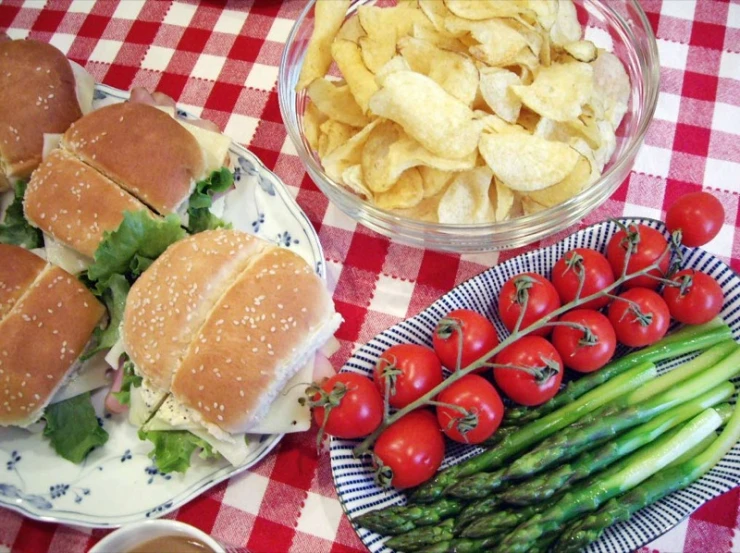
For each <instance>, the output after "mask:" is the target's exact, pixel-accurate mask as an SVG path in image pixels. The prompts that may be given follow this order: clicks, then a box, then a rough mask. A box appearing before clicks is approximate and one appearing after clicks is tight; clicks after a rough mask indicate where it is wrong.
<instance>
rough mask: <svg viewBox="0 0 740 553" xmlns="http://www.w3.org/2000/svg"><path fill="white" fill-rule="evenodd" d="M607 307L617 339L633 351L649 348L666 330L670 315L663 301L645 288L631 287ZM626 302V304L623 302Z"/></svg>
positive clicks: (655, 293)
mask: <svg viewBox="0 0 740 553" xmlns="http://www.w3.org/2000/svg"><path fill="white" fill-rule="evenodd" d="M619 297H620V298H621V300H614V301H613V302H612V303H611V305H610V306H609V320H610V321H611V323H612V326H614V332H615V333H616V334H617V340H619V341H620V342H622V343H623V344H624V345H625V346H630V347H633V348H636V347H641V346H649V345H650V344H654V343H655V342H657V341H658V340H660V339H661V338H662V337H663V336H665V333H666V332H667V331H668V325H669V324H670V322H671V314H670V313H669V312H668V306H667V305H666V303H665V301H663V298H661V297H660V296H659V295H658V294H657V292H653V291H652V290H648V289H647V288H631V289H630V290H627V291H626V292H624V293H622V294H620V296H619ZM624 300H628V301H624Z"/></svg>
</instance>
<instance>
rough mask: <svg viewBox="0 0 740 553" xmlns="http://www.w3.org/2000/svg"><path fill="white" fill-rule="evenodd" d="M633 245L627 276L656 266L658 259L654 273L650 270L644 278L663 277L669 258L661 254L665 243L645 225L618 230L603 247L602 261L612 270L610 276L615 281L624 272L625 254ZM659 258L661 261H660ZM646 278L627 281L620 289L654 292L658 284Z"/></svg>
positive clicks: (666, 270)
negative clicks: (607, 261)
mask: <svg viewBox="0 0 740 553" xmlns="http://www.w3.org/2000/svg"><path fill="white" fill-rule="evenodd" d="M634 242H636V244H635V245H633V246H631V247H632V253H631V255H630V256H629V262H628V263H627V274H632V273H636V272H638V271H642V270H643V269H645V268H647V267H649V266H650V265H652V264H654V263H656V262H657V261H658V259H660V263H659V265H658V268H657V269H653V270H652V271H650V272H649V273H648V275H653V276H655V277H663V276H664V275H665V274H666V273H667V272H668V266H669V264H670V258H669V256H668V255H667V254H665V252H666V249H667V248H668V241H667V240H666V239H665V237H664V236H663V235H662V234H661V233H660V232H658V231H657V230H655V229H653V228H650V227H646V226H645V225H639V224H631V225H629V227H627V230H626V231H625V229H620V230H618V231H617V232H615V233H614V235H613V236H612V237H611V238H610V239H609V242H608V244H607V245H606V258H607V259H608V260H609V263H610V264H611V266H612V271H613V272H614V276H615V277H616V278H619V277H620V276H622V271H623V270H624V264H625V260H626V258H627V251H628V248H630V244H632V243H634ZM661 256H662V257H661ZM648 275H642V276H639V277H636V278H633V279H630V280H628V281H627V282H625V283H624V288H625V289H629V288H649V289H651V290H655V289H656V288H658V286H660V282H659V281H658V280H656V279H655V278H651V277H650V276H648Z"/></svg>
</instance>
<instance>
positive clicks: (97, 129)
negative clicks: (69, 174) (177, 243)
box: [61, 102, 205, 214]
mask: <svg viewBox="0 0 740 553" xmlns="http://www.w3.org/2000/svg"><path fill="white" fill-rule="evenodd" d="M61 145H62V147H63V148H64V149H66V150H67V151H69V152H71V153H73V154H74V155H75V156H77V157H78V158H80V159H81V160H82V161H84V162H85V163H86V164H88V165H90V166H91V167H93V168H95V169H97V170H98V171H100V172H101V173H102V174H104V175H105V176H106V177H108V178H109V179H110V180H112V181H113V182H115V183H116V184H118V185H119V186H121V187H122V188H124V189H125V190H126V191H128V192H129V193H131V194H133V195H134V196H136V197H137V198H138V199H140V200H141V201H142V202H144V203H145V204H147V205H148V206H150V207H151V208H152V209H154V210H155V211H156V212H158V213H161V214H169V213H175V212H176V211H177V209H178V208H179V207H180V206H181V205H182V204H183V203H184V202H185V201H187V199H188V197H189V196H190V193H191V191H192V189H193V186H194V184H195V181H197V180H199V179H201V178H203V177H204V176H205V175H204V171H205V162H204V157H203V151H202V149H201V147H200V145H199V144H198V141H197V140H196V139H195V138H194V137H193V135H192V134H190V133H189V132H188V131H187V130H186V129H185V128H183V127H182V125H180V124H179V123H177V121H175V120H174V119H173V118H172V117H170V116H169V115H168V114H166V113H165V112H163V111H161V110H159V109H157V108H155V107H153V106H149V105H146V104H138V103H131V102H124V103H120V104H112V105H109V106H105V107H102V108H100V109H97V110H95V111H93V112H91V113H89V114H87V115H86V116H85V117H83V118H82V119H80V120H79V121H76V122H75V123H74V124H73V125H72V126H71V127H70V128H69V130H67V132H66V133H65V134H64V136H63V138H62V141H61Z"/></svg>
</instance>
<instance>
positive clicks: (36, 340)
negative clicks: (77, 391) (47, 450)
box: [0, 246, 105, 427]
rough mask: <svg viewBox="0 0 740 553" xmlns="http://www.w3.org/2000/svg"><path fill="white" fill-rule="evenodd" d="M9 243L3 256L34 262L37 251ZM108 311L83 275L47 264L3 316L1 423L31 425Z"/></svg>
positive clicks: (0, 326)
mask: <svg viewBox="0 0 740 553" xmlns="http://www.w3.org/2000/svg"><path fill="white" fill-rule="evenodd" d="M6 248H12V251H10V250H3V251H2V255H3V261H5V260H6V259H10V260H12V261H11V262H12V263H14V264H16V265H20V266H23V265H24V263H25V264H26V266H27V267H30V265H32V264H31V263H28V262H27V260H26V259H24V258H26V256H28V255H33V254H30V253H29V252H27V251H25V250H23V249H22V248H18V247H15V246H6ZM42 263H43V262H42ZM36 268H37V266H36V265H34V267H33V270H35V269H36ZM2 278H4V276H3V275H2V274H0V279H2ZM27 280H28V279H26V281H27ZM3 282H4V281H2V280H0V284H2V283H3ZM5 284H6V286H7V285H8V283H7V282H6V283H5ZM104 314H105V308H104V307H103V306H102V305H101V304H100V302H98V300H97V299H95V297H94V296H93V295H92V294H91V293H90V291H89V290H88V289H87V288H85V287H84V286H83V285H82V283H81V282H80V281H78V280H77V279H76V278H74V277H73V276H71V275H70V274H69V273H67V272H65V271H63V270H62V269H60V268H58V267H54V266H52V265H46V264H44V266H43V269H42V270H41V271H40V272H38V273H37V275H36V279H35V280H34V281H33V282H32V283H30V284H28V285H27V287H25V289H24V293H23V295H22V296H21V297H20V298H18V299H17V301H16V302H15V303H14V305H13V306H12V308H11V309H10V310H9V311H7V312H6V313H5V314H4V316H3V317H2V320H0V382H1V383H2V386H0V388H2V393H1V394H0V426H21V427H25V426H28V425H29V424H32V423H34V422H36V421H37V420H38V419H39V417H40V416H41V414H42V413H43V410H44V408H45V407H46V404H47V403H48V402H49V400H51V398H52V396H53V395H54V394H55V393H56V391H57V390H58V389H59V388H60V387H61V386H62V384H64V382H65V378H66V377H67V375H69V374H70V373H71V372H72V371H73V370H74V368H75V365H76V362H77V359H78V357H79V356H80V354H81V353H82V352H83V350H84V349H85V347H86V345H87V343H88V342H89V341H90V337H91V336H92V333H93V330H94V329H95V327H96V326H97V325H98V324H99V323H100V321H101V319H102V318H103V316H104ZM31 336H32V337H33V338H32V339H30V338H29V337H31Z"/></svg>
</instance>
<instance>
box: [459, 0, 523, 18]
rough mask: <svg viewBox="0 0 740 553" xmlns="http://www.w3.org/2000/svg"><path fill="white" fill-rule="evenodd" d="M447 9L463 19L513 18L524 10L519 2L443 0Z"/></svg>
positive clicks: (506, 0) (518, 0) (517, 0)
mask: <svg viewBox="0 0 740 553" xmlns="http://www.w3.org/2000/svg"><path fill="white" fill-rule="evenodd" d="M444 3H445V5H446V6H447V9H448V10H450V11H451V12H452V13H453V14H455V15H456V16H458V17H461V18H463V19H472V20H482V19H491V18H492V17H515V16H517V15H519V14H520V13H522V12H523V11H524V10H525V9H526V8H525V7H524V6H522V2H521V1H520V0H444Z"/></svg>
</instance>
